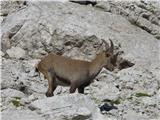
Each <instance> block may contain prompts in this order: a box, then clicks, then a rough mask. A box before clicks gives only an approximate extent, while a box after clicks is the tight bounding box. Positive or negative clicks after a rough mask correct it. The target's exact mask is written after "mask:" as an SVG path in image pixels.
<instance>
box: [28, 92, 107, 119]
mask: <svg viewBox="0 0 160 120" xmlns="http://www.w3.org/2000/svg"><path fill="white" fill-rule="evenodd" d="M30 108H31V109H34V110H38V111H39V112H40V113H42V114H43V115H45V116H48V117H49V118H50V119H51V118H52V119H53V118H61V119H66V118H67V119H72V120H77V119H81V120H86V119H89V118H90V119H92V120H103V119H104V120H107V119H106V118H105V117H104V116H102V115H101V114H100V111H99V110H98V109H97V107H96V106H95V103H94V102H93V101H92V100H91V99H90V98H89V97H88V96H85V95H82V94H69V95H60V96H54V97H50V98H45V99H41V100H36V101H34V102H32V103H31V104H30Z"/></svg>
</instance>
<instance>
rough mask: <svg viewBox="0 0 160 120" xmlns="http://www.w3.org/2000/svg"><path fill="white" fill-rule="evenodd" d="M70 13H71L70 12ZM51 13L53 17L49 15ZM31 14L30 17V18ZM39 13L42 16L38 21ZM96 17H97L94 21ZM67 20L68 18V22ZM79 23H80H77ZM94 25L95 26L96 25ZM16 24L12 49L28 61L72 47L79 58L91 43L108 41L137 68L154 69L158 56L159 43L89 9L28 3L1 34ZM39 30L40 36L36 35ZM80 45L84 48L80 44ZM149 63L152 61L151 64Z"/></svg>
mask: <svg viewBox="0 0 160 120" xmlns="http://www.w3.org/2000/svg"><path fill="white" fill-rule="evenodd" d="M39 8H42V9H39ZM53 8H54V9H53ZM72 9H74V11H71V10H72ZM52 10H53V11H55V13H53V12H51V11H52ZM35 11H36V12H35ZM46 11H47V12H46ZM76 11H77V12H78V13H79V14H77V12H76ZM86 11H87V12H86ZM56 12H57V13H56ZM31 13H34V16H33V14H31ZM35 13H36V14H35ZM40 13H42V14H41V17H40V18H39V17H38V16H39V14H40ZM48 14H52V17H47V16H48ZM59 14H60V15H59ZM97 14H98V15H99V17H95V15H97ZM68 16H70V19H68ZM20 18H23V19H20ZM44 18H45V19H44ZM53 18H54V19H53ZM28 19H33V21H27V20H28ZM59 19H65V21H63V20H62V21H60V20H59ZM24 20H26V22H25V24H23V21H24ZM80 20H82V21H83V22H80ZM104 20H105V21H104ZM10 21H12V22H10ZM34 21H38V22H34ZM48 21H49V22H48ZM73 21H74V22H73ZM97 21H99V22H98V23H97ZM19 23H22V25H23V27H21V29H20V30H19V32H18V33H17V34H15V35H14V36H13V37H12V40H13V41H14V47H16V46H20V47H21V48H22V49H24V50H25V51H27V53H26V54H27V55H28V56H30V57H32V58H35V57H36V56H37V55H39V56H42V54H41V52H40V51H41V50H42V48H43V50H44V51H46V52H51V51H54V52H55V53H58V52H60V53H62V54H65V52H66V53H68V50H69V48H68V47H67V46H71V47H75V48H76V49H77V50H76V51H77V53H79V54H76V55H80V56H83V52H84V53H87V52H86V51H87V48H88V47H87V46H93V45H94V44H96V43H97V42H95V41H100V39H105V40H108V38H111V39H112V40H113V42H114V43H115V45H117V44H119V43H121V47H122V48H123V49H122V50H123V51H124V53H125V54H126V56H127V55H128V54H129V55H130V56H132V57H133V58H134V60H135V61H136V65H137V66H139V64H141V66H142V64H143V66H146V67H147V66H148V65H150V63H151V65H150V66H151V67H154V66H155V65H157V64H158V63H159V61H158V57H155V56H157V54H158V52H157V49H158V44H159V41H157V39H155V38H154V37H153V36H151V35H149V34H148V33H146V32H145V31H144V30H141V29H139V28H137V27H135V26H133V25H131V24H130V23H129V22H128V21H127V20H126V19H125V18H123V17H121V16H119V15H114V14H111V13H108V12H102V11H99V10H95V8H93V7H86V6H81V5H78V4H73V3H68V2H66V3H58V2H54V3H53V4H52V3H45V4H44V3H42V2H36V3H34V2H33V3H32V2H31V3H30V4H29V5H28V7H27V9H25V8H24V9H23V12H22V11H19V12H16V14H12V15H11V16H7V18H6V21H5V22H3V24H2V34H4V33H6V32H7V31H9V30H10V28H13V27H14V26H15V25H16V24H19ZM55 23H56V24H55ZM66 23H67V24H66ZM84 26H85V27H84ZM104 28H105V29H104ZM154 28H155V27H154ZM156 29H157V28H156ZM39 30H40V32H38V31H39ZM33 33H34V34H33ZM135 35H136V36H135ZM93 36H96V37H93ZM124 36H125V37H124ZM47 38H48V39H47ZM144 40H145V45H144ZM67 41H69V42H67ZM73 41H74V42H73ZM84 41H85V43H87V44H85V43H83V42H84ZM90 41H91V42H90ZM58 48H61V49H58ZM75 48H74V49H75ZM39 49H40V51H39ZM96 49H97V48H91V49H89V51H90V52H89V53H90V54H91V55H92V57H89V60H90V59H93V54H94V53H95V52H93V51H96ZM37 51H39V52H40V53H38V52H37ZM70 51H72V49H71V50H70ZM34 53H36V56H34ZM148 56H150V57H148ZM78 58H79V57H78ZM146 58H147V59H146ZM151 58H152V59H151ZM87 59H88V58H87ZM153 59H154V60H153ZM151 61H155V62H154V64H153V63H152V62H151Z"/></svg>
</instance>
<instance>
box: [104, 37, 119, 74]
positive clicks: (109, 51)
mask: <svg viewBox="0 0 160 120" xmlns="http://www.w3.org/2000/svg"><path fill="white" fill-rule="evenodd" d="M102 41H103V43H104V44H105V48H106V50H104V51H103V52H102V54H103V55H102V56H103V57H102V59H104V63H105V65H104V67H105V68H106V69H108V70H110V71H113V70H114V68H115V66H116V62H117V57H118V55H119V54H120V52H117V53H116V54H114V44H113V42H112V40H111V39H109V41H110V47H109V45H108V43H107V42H106V41H105V40H103V39H102Z"/></svg>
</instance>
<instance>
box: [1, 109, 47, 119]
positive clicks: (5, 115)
mask: <svg viewBox="0 0 160 120" xmlns="http://www.w3.org/2000/svg"><path fill="white" fill-rule="evenodd" d="M2 119H3V120H45V119H44V118H42V117H41V116H40V115H38V114H37V113H35V112H34V111H30V110H6V111H3V112H2Z"/></svg>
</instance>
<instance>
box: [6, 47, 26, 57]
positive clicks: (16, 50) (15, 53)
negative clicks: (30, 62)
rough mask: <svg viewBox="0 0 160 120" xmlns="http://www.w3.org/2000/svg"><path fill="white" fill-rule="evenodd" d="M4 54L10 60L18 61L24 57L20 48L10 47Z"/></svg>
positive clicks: (23, 51)
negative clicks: (15, 59)
mask: <svg viewBox="0 0 160 120" xmlns="http://www.w3.org/2000/svg"><path fill="white" fill-rule="evenodd" d="M6 52H7V54H8V55H9V57H11V58H17V59H19V58H24V57H25V50H23V49H22V48H20V47H12V48H11V49H8V50H7V51H6Z"/></svg>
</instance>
